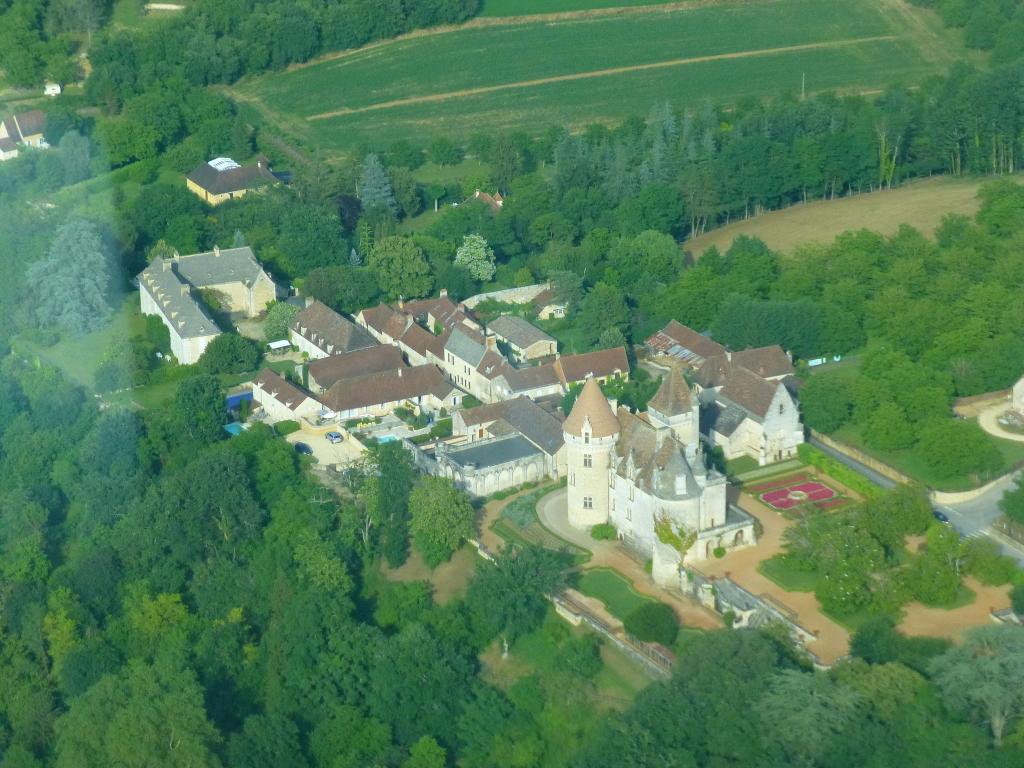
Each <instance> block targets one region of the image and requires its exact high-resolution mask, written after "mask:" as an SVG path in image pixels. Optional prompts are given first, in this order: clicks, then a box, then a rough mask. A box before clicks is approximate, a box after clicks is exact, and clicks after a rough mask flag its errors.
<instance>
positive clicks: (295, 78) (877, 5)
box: [230, 0, 959, 154]
mask: <svg viewBox="0 0 1024 768" xmlns="http://www.w3.org/2000/svg"><path fill="white" fill-rule="evenodd" d="M567 1H568V0H567ZM581 2H582V0H581ZM518 4H519V5H522V4H523V3H522V2H521V0H520V2H519V3H518ZM551 4H552V5H556V4H558V3H554V2H552V3H551ZM514 5H516V2H515V0H508V2H507V3H506V4H505V6H506V7H510V8H511V7H513V6H514ZM904 10H905V6H904V5H903V3H902V0H849V1H848V2H844V3H834V2H830V1H829V0H774V1H772V0H753V1H752V2H732V1H728V2H721V3H715V4H700V5H697V6H695V7H691V8H685V9H672V10H664V9H663V10H655V11H650V10H648V11H642V10H633V11H629V10H626V11H624V12H623V13H622V14H619V15H614V16H608V15H604V16H598V17H594V18H568V19H563V20H558V21H550V20H538V21H531V20H525V21H524V20H522V19H520V20H515V21H514V22H511V23H508V24H505V23H490V24H484V25H480V24H470V25H468V26H467V27H466V28H464V29H458V30H455V31H449V32H442V33H428V34H424V35H419V36H411V37H407V38H404V39H400V40H396V41H393V42H389V43H384V44H380V45H374V46H369V47H367V48H365V49H363V50H359V51H354V52H350V53H345V54H339V55H334V56H328V57H325V58H324V59H323V60H321V61H319V62H316V63H312V64H310V65H306V66H301V67H297V68H294V69H291V70H288V71H285V72H278V73H274V74H270V75H265V76H262V77H258V78H254V79H249V80H245V81H242V82H241V83H239V84H238V85H237V86H236V87H234V88H232V89H230V92H231V93H232V95H234V96H235V97H236V98H238V99H239V100H240V101H242V102H244V103H246V104H249V105H252V106H253V107H255V108H256V109H258V110H259V111H260V112H261V113H262V115H263V117H264V118H265V119H266V120H268V121H269V122H270V123H272V124H273V125H275V126H277V127H278V128H279V129H280V130H282V131H284V132H285V133H286V134H290V135H291V136H292V137H293V138H294V139H296V140H298V141H299V142H300V143H302V144H305V145H311V146H314V147H316V148H317V149H320V150H324V151H326V152H327V153H334V154H338V153H341V154H344V153H346V152H350V151H352V150H353V149H356V148H359V147H363V146H367V147H378V148H379V147H386V146H387V144H389V143H390V142H392V141H395V140H398V139H407V140H410V141H413V142H418V143H421V144H423V143H426V141H427V140H428V139H429V138H430V137H431V136H433V135H435V134H437V133H444V134H447V135H449V136H452V137H454V138H466V137H468V136H469V135H471V134H472V133H474V132H481V131H482V132H487V131H493V130H504V129H517V130H526V131H528V132H533V133H540V132H542V131H543V130H544V129H546V128H547V127H549V126H551V125H566V124H568V125H571V126H576V127H578V126H582V125H585V124H588V123H592V122H607V121H616V120H620V119H622V118H625V117H627V116H629V115H633V114H644V113H646V112H647V111H648V110H649V109H650V107H651V106H652V105H653V104H655V103H657V102H661V101H666V100H668V101H670V102H672V103H674V104H677V105H684V104H692V105H699V104H702V103H703V102H704V101H705V100H707V99H713V100H714V101H716V102H723V103H730V102H735V101H737V100H739V99H741V98H743V97H747V96H753V97H763V96H769V95H774V94H778V93H780V92H781V91H783V90H789V91H791V92H798V91H799V90H800V88H801V82H802V78H803V77H804V76H805V75H806V85H807V89H808V90H809V91H811V92H814V91H821V90H854V91H864V90H875V89H880V88H883V87H885V86H886V85H888V84H890V83H893V82H906V83H913V82H917V81H919V80H921V79H922V78H924V77H925V76H927V75H929V74H931V73H934V72H939V71H942V70H943V69H944V68H945V66H946V64H947V63H948V61H949V57H952V56H955V55H957V54H958V53H959V50H958V49H955V48H954V46H953V44H952V43H951V42H950V39H949V38H948V37H944V35H945V33H944V32H939V31H936V30H935V29H934V28H933V26H932V25H931V22H932V19H931V18H930V17H925V16H920V15H917V13H916V12H915V13H910V12H906V13H904V12H903V11H904ZM492 11H493V9H492ZM638 41H642V44H640V45H638V44H637V43H638ZM484 62H486V66H484V65H483V63H484Z"/></svg>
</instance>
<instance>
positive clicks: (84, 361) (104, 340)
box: [18, 293, 142, 390]
mask: <svg viewBox="0 0 1024 768" xmlns="http://www.w3.org/2000/svg"><path fill="white" fill-rule="evenodd" d="M141 331H142V315H141V314H140V313H139V298H138V294H135V293H130V294H128V295H127V296H126V297H125V298H124V300H123V301H122V303H121V305H120V307H118V309H117V311H115V312H114V314H113V315H112V316H111V318H110V321H109V322H108V323H107V324H106V325H104V327H103V328H101V329H99V330H98V331H93V332H92V333H86V334H83V335H81V336H69V337H66V338H63V339H61V340H60V341H58V342H57V343H56V344H54V345H52V346H49V347H43V346H40V345H39V344H36V343H33V342H31V341H28V340H24V339H22V340H19V341H18V344H19V345H21V346H23V347H24V348H25V350H26V351H27V352H28V353H30V354H33V355H35V356H37V357H38V358H39V359H40V360H41V361H43V362H45V363H47V364H49V365H52V366H54V367H56V368H60V369H61V371H63V372H64V374H65V375H66V376H68V378H70V379H72V380H73V381H75V382H76V383H78V384H81V385H82V386H84V387H86V388H87V389H89V390H92V388H93V387H94V386H95V383H96V382H95V373H96V369H97V368H98V367H99V364H100V363H101V362H102V360H103V358H104V357H105V356H106V354H107V352H108V351H109V350H110V349H111V347H112V346H113V345H114V344H123V343H126V342H127V340H128V339H129V338H130V337H131V336H133V335H135V334H136V333H140V332H141Z"/></svg>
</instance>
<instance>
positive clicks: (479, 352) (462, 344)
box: [444, 327, 487, 368]
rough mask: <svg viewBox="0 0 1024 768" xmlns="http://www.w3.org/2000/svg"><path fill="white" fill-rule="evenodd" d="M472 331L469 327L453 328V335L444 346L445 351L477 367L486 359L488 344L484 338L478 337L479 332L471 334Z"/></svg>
mask: <svg viewBox="0 0 1024 768" xmlns="http://www.w3.org/2000/svg"><path fill="white" fill-rule="evenodd" d="M470 333H471V332H470V331H468V329H463V328H458V327H457V328H453V329H452V333H451V336H449V337H448V343H447V344H445V345H444V348H445V351H447V352H451V353H452V354H453V355H455V357H457V358H458V359H459V360H463V361H465V362H466V363H468V364H469V365H471V366H473V367H474V368H476V367H477V366H478V365H480V361H481V360H483V359H484V354H485V353H486V352H487V345H486V344H485V343H484V340H483V338H478V337H477V334H473V335H470Z"/></svg>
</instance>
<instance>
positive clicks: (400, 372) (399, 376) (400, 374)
mask: <svg viewBox="0 0 1024 768" xmlns="http://www.w3.org/2000/svg"><path fill="white" fill-rule="evenodd" d="M398 378H402V369H401V368H399V369H398Z"/></svg>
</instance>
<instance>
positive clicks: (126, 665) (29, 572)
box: [0, 356, 1024, 768]
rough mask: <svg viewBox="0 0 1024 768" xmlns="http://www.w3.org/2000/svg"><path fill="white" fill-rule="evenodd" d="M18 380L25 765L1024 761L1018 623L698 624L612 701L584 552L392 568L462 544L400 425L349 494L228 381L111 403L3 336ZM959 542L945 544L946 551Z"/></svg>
mask: <svg viewBox="0 0 1024 768" xmlns="http://www.w3.org/2000/svg"><path fill="white" fill-rule="evenodd" d="M0 391H2V392H3V395H4V396H3V398H0V402H2V407H0V480H2V487H3V489H4V490H3V493H2V494H0V551H2V552H3V554H4V557H3V558H2V560H0V694H2V695H0V753H2V755H3V758H2V759H3V762H4V764H5V765H11V766H15V765H16V766H22V767H23V768H36V767H40V766H58V767H60V768H64V767H65V766H67V767H69V768H70V766H75V767H76V768H92V766H96V768H99V767H100V766H109V765H112V764H118V763H119V762H126V763H127V764H137V765H157V764H159V765H167V766H186V765H188V766H192V767H193V768H195V766H203V767H207V768H219V767H220V766H226V767H227V768H276V767H277V766H280V765H295V766H308V767H309V768H320V767H321V766H322V767H323V768H327V767H328V766H330V768H338V767H339V766H346V767H347V766H351V767H352V768H357V767H359V768H361V767H362V766H368V765H374V766H381V767H382V768H392V767H393V768H445V766H450V765H462V766H480V768H483V767H484V766H489V767H493V766H498V767H504V766H508V767H509V768H514V767H525V766H579V767H580V768H582V766H604V765H608V766H612V765H626V764H628V765H637V766H648V765H650V766H654V765H665V764H675V765H692V766H711V765H734V766H753V765H758V766H775V765H778V766H784V765H785V766H791V765H804V766H821V767H822V768H833V767H835V768H839V767H840V766H843V767H845V766H853V765H863V764H865V761H867V760H868V758H869V757H870V758H871V760H873V761H875V764H879V765H894V764H905V765H910V766H928V765H934V764H935V761H937V760H939V761H941V759H947V758H948V757H949V756H950V755H955V756H956V760H957V764H958V765H965V766H979V768H980V766H986V767H987V768H990V767H991V766H997V767H998V766H1004V765H1005V766H1011V765H1016V764H1017V763H1019V761H1020V759H1021V749H1022V740H1021V733H1022V732H1021V730H1020V722H1021V720H1020V715H1021V713H1022V708H1024V700H1022V698H1021V695H1020V690H1019V685H1017V680H1018V679H1019V677H1020V675H1021V674H1024V670H1021V669H1019V667H1020V664H1021V663H1022V662H1021V660H1022V659H1024V649H1022V648H1021V646H1020V643H1021V634H1020V632H1019V631H1017V630H1013V629H1009V628H1000V627H993V628H986V629H983V630H981V631H979V632H978V633H977V635H976V636H973V637H971V638H969V639H968V640H967V642H966V643H965V644H964V645H963V646H962V647H958V648H950V647H949V646H948V644H947V643H946V642H945V641H941V640H911V639H908V638H905V637H903V636H902V635H900V634H899V633H898V632H896V631H894V629H893V625H892V623H891V621H889V620H887V619H884V618H883V619H879V620H877V621H874V622H868V623H867V624H865V625H864V626H863V627H862V629H861V630H859V631H858V632H857V633H856V634H855V636H854V640H853V655H854V658H853V659H851V660H850V661H848V662H844V663H842V664H839V665H837V666H836V667H835V668H834V669H833V670H831V671H830V672H828V673H823V672H815V671H813V670H812V669H811V668H810V666H809V664H808V663H807V661H806V660H805V659H803V658H802V657H801V656H800V654H799V653H797V652H796V651H795V650H794V649H793V647H792V646H791V645H790V641H789V639H788V637H787V636H786V635H785V633H780V632H778V631H776V630H770V631H766V632H764V633H762V632H757V631H738V630H737V631H732V630H719V631H714V632H705V633H693V632H690V633H687V634H686V635H685V636H684V637H682V638H681V639H680V640H679V641H678V642H677V650H678V653H679V663H678V665H677V672H676V673H675V675H674V676H673V678H672V680H670V681H668V682H659V683H652V684H651V685H649V686H648V687H647V688H646V690H645V691H644V692H643V693H642V694H641V695H640V696H639V698H638V699H637V700H636V701H635V703H629V702H620V703H619V704H617V705H615V706H613V707H611V708H609V707H608V706H607V704H605V703H602V702H601V697H600V696H599V695H598V694H597V691H596V688H595V686H596V682H595V676H596V675H598V673H599V672H600V671H601V669H602V667H603V664H602V661H601V656H600V654H599V651H600V645H599V643H598V642H597V641H596V639H595V637H594V636H592V635H583V636H578V635H575V634H574V633H571V632H570V630H569V629H568V627H567V626H566V625H564V624H563V623H562V622H561V620H560V619H558V618H555V617H554V616H553V614H552V613H551V612H550V608H549V606H548V603H547V600H546V595H547V594H550V593H552V592H554V591H557V590H559V589H560V588H561V587H562V586H563V585H564V584H565V583H566V581H567V579H571V578H572V577H571V575H570V574H569V573H568V572H567V568H568V566H569V562H568V561H567V559H566V558H565V557H564V556H562V555H560V554H558V553H554V552H549V551H546V550H542V549H537V548H533V547H525V548H517V547H514V546H513V547H510V548H509V549H508V550H506V551H505V552H503V553H502V554H501V555H499V557H498V558H497V560H496V561H495V562H494V563H487V562H484V561H480V562H478V563H477V564H476V565H475V573H474V574H473V575H472V577H471V579H470V581H469V584H468V586H467V588H466V589H465V590H464V591H463V592H460V593H459V594H457V595H456V596H455V597H454V598H452V599H450V600H449V601H448V602H446V603H445V604H443V605H441V604H437V603H436V602H435V601H434V600H433V599H432V596H431V589H430V587H429V585H428V584H427V583H426V582H412V583H396V582H390V581H389V580H387V579H386V578H384V577H383V576H382V574H381V571H380V568H379V566H380V562H381V559H382V558H383V559H386V560H387V561H389V562H391V563H392V564H399V563H401V562H403V561H404V560H405V558H406V557H407V556H408V552H409V546H410V541H411V543H412V546H413V547H415V548H416V549H417V550H419V551H420V552H421V553H422V555H423V556H424V558H425V560H426V561H427V562H428V563H432V564H436V563H439V562H442V561H443V560H445V559H446V558H447V557H448V556H450V554H451V552H452V550H453V548H454V547H456V546H458V543H459V542H458V538H460V537H461V536H462V535H466V534H467V532H468V531H469V528H468V525H467V524H468V522H469V520H470V519H471V515H472V510H471V509H469V506H468V500H467V499H466V498H465V496H464V495H463V494H462V493H461V492H459V491H456V490H455V489H454V488H452V487H451V485H450V483H448V482H447V481H443V480H439V479H423V478H419V477H418V476H417V474H416V472H415V471H414V470H413V469H412V467H411V465H410V463H409V459H408V456H407V455H406V454H405V453H404V452H403V451H402V449H401V448H400V447H398V446H395V445H394V444H386V445H383V446H380V447H379V448H377V449H375V451H374V452H372V453H371V454H370V456H369V457H368V458H367V460H366V461H365V462H364V463H363V464H362V465H361V466H356V467H353V468H351V469H350V471H349V472H348V473H347V474H346V475H345V476H344V477H343V478H342V481H341V482H342V483H343V486H342V487H341V488H340V489H339V492H338V493H335V492H332V491H331V490H328V489H327V488H325V487H323V486H321V485H320V484H319V483H318V482H316V481H314V480H313V479H312V478H311V477H310V475H309V473H308V471H307V469H306V466H305V464H304V463H303V461H302V460H300V457H299V456H298V455H297V454H296V453H295V451H294V450H293V449H292V447H291V446H290V445H289V444H288V443H286V442H285V441H283V440H281V439H280V438H278V437H277V436H275V435H274V434H273V433H272V431H271V430H270V429H269V428H266V427H261V426H256V427H254V428H253V429H251V430H249V431H248V432H245V433H243V434H242V435H240V436H239V437H236V438H230V439H229V438H227V436H226V434H225V433H224V431H223V429H222V424H223V422H224V420H225V414H224V410H223V409H224V399H223V398H224V392H223V390H222V388H221V387H220V386H219V384H218V383H217V380H216V379H215V378H213V377H212V376H209V375H206V374H201V373H199V374H197V375H194V376H192V377H190V378H188V379H186V380H185V381H183V382H181V384H180V385H179V387H178V389H177V391H176V394H175V396H174V398H173V401H172V402H171V403H168V404H167V405H166V406H164V407H159V408H151V409H147V410H146V411H142V412H135V411H130V410H127V409H121V408H118V407H116V406H113V407H108V408H105V409H103V410H101V409H99V408H98V407H97V406H96V404H95V402H94V400H93V398H91V397H87V395H86V392H85V391H84V390H83V389H81V388H79V387H78V386H76V385H73V384H70V383H69V382H67V381H66V380H64V379H63V378H62V376H61V375H60V374H59V373H58V372H57V371H55V370H54V369H52V368H49V367H47V366H46V365H40V364H37V363H35V362H32V361H23V360H21V359H19V358H18V357H16V356H8V357H7V358H6V359H5V360H4V361H3V363H2V365H0ZM904 496H906V498H904ZM904 496H894V497H893V498H892V499H890V500H888V501H882V502H877V503H880V504H885V505H886V509H887V510H888V511H890V512H892V513H893V514H890V515H873V516H871V517H872V520H873V521H874V522H875V523H877V525H875V526H874V528H872V533H871V536H877V537H879V540H882V541H885V542H891V541H893V535H896V536H897V537H898V536H899V535H900V531H902V530H903V528H900V526H904V527H907V528H908V529H910V528H914V529H916V528H915V527H916V526H918V525H919V524H920V521H921V520H922V519H923V518H920V514H917V513H919V512H920V504H919V502H918V501H915V500H914V499H913V498H910V497H909V496H907V495H906V494H904ZM897 512H898V514H896V513H897ZM926 516H927V515H926ZM879 526H881V528H879ZM876 529H877V530H876ZM452 535H454V538H453V537H452ZM821 535H822V537H823V540H827V541H831V542H832V545H831V546H832V547H833V548H838V550H843V551H845V550H844V549H843V548H847V549H848V548H850V547H851V546H853V545H852V544H851V543H850V542H849V541H848V537H844V536H842V535H841V534H838V535H835V536H831V534H829V533H827V532H823V533H822V534H821ZM829 536H831V538H829ZM871 541H875V539H872V540H871ZM825 549H828V547H826V548H824V549H823V550H822V551H825ZM829 551H831V550H829ZM858 551H859V550H858ZM945 552H946V550H945V549H942V548H939V547H938V546H936V554H935V557H934V558H933V559H936V561H937V562H936V564H935V568H937V569H938V571H940V572H943V573H944V572H945V571H944V570H943V569H946V568H948V563H947V562H946V561H945V560H942V556H943V554H944V553H945ZM819 556H820V557H824V555H822V554H821V553H820V552H816V554H815V557H819ZM929 556H930V555H929ZM839 559H840V560H841V559H842V558H839ZM862 559H863V558H862ZM836 562H839V560H837V561H836ZM856 562H860V560H857V561H856ZM970 567H974V566H970ZM925 581H928V580H927V579H925ZM922 583H924V582H922ZM838 594H841V590H840V591H839V593H838ZM837 599H838V598H837ZM506 642H507V643H508V645H509V646H510V647H511V649H512V654H513V660H510V661H509V662H507V663H513V662H515V663H517V664H522V663H523V661H521V660H518V654H520V653H523V654H527V655H525V656H524V657H523V658H524V659H529V658H532V657H531V656H529V654H530V653H531V651H530V650H529V649H530V648H533V649H536V648H537V647H543V648H546V649H547V653H548V655H547V656H546V657H545V659H544V660H541V659H538V660H537V661H535V662H528V663H527V666H526V667H525V671H521V672H519V673H517V674H516V675H514V676H512V677H511V678H510V679H504V678H499V679H497V680H496V679H495V678H494V677H493V676H492V675H491V674H490V673H489V672H488V671H487V670H488V666H487V665H493V664H498V665H501V664H504V663H506V662H504V661H502V660H501V659H500V649H501V648H502V647H503V646H504V644H505V643H506ZM523 643H525V644H523ZM993 658H995V659H998V660H999V665H998V666H995V667H993V665H992V664H991V661H992V659H993ZM482 659H486V660H487V661H486V662H484V661H482ZM530 664H536V665H540V666H535V667H531V666H530ZM518 669H520V670H523V669H524V668H523V667H518ZM411 681H414V682H415V684H410V682H411ZM807 718H811V719H810V720H808V719H807ZM823 724H825V726H823ZM866 750H870V753H869V752H868V751H866Z"/></svg>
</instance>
